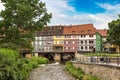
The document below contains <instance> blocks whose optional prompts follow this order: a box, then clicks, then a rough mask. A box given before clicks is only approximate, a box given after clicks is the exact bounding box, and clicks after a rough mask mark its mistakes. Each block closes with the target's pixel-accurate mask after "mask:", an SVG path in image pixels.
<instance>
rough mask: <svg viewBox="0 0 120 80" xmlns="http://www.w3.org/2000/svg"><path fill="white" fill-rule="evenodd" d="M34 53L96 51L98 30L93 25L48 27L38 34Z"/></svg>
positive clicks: (34, 43)
mask: <svg viewBox="0 0 120 80" xmlns="http://www.w3.org/2000/svg"><path fill="white" fill-rule="evenodd" d="M33 46H34V51H38V52H77V51H94V50H95V49H96V29H95V28H94V26H93V25H92V24H83V25H69V26H62V25H58V26H48V27H44V29H43V30H42V31H39V32H36V35H35V42H33Z"/></svg>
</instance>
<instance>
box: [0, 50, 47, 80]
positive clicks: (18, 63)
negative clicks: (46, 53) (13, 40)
mask: <svg viewBox="0 0 120 80" xmlns="http://www.w3.org/2000/svg"><path fill="white" fill-rule="evenodd" d="M18 54H19V53H18V52H17V51H13V50H10V49H1V48H0V80H26V79H27V77H28V76H29V73H30V71H31V70H32V69H34V68H36V67H38V65H39V64H46V63H47V62H48V59H46V58H43V57H40V58H36V57H33V58H30V59H27V58H19V55H18Z"/></svg>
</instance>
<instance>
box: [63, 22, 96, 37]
mask: <svg viewBox="0 0 120 80" xmlns="http://www.w3.org/2000/svg"><path fill="white" fill-rule="evenodd" d="M95 32H96V29H95V28H94V27H93V24H82V25H70V26H64V31H63V34H64V35H69V34H80V35H85V34H95Z"/></svg>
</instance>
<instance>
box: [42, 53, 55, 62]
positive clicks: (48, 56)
mask: <svg viewBox="0 0 120 80" xmlns="http://www.w3.org/2000/svg"><path fill="white" fill-rule="evenodd" d="M43 56H44V57H46V58H48V59H49V60H50V61H54V54H52V53H51V54H49V53H46V54H44V55H43Z"/></svg>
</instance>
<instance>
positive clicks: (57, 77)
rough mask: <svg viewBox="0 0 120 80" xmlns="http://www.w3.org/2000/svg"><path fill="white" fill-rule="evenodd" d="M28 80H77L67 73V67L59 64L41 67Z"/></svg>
mask: <svg viewBox="0 0 120 80" xmlns="http://www.w3.org/2000/svg"><path fill="white" fill-rule="evenodd" d="M28 80H76V79H75V78H73V77H72V76H71V75H69V74H68V73H66V71H65V66H63V65H61V64H59V63H52V64H46V65H41V66H40V67H38V68H36V69H34V70H33V71H32V72H31V73H30V76H29V78H28Z"/></svg>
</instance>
